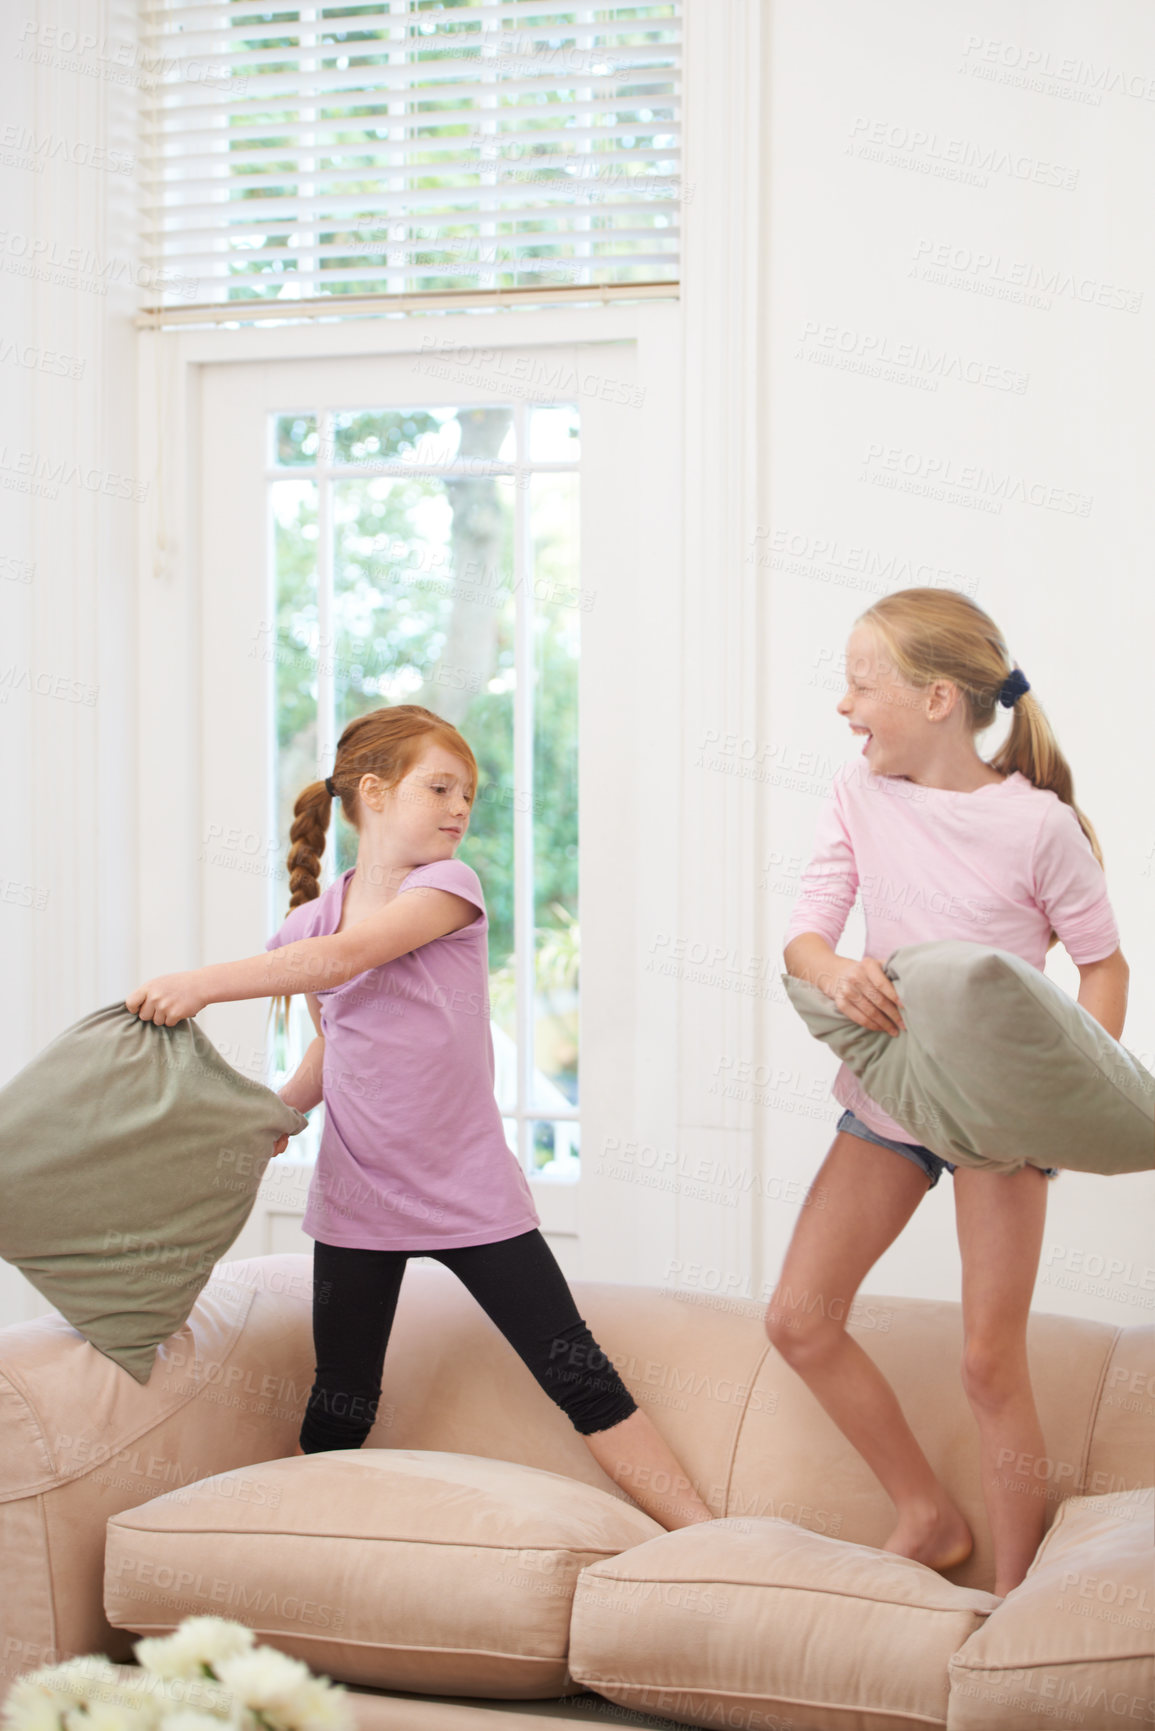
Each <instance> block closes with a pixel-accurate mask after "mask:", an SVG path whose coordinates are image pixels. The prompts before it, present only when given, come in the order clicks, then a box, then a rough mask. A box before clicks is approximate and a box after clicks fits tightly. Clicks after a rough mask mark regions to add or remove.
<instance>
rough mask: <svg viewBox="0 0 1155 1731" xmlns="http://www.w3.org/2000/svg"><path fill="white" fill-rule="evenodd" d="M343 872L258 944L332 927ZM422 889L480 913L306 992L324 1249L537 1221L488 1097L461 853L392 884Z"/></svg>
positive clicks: (447, 1238) (472, 889) (425, 1241)
mask: <svg viewBox="0 0 1155 1731" xmlns="http://www.w3.org/2000/svg"><path fill="white" fill-rule="evenodd" d="M352 875H353V868H352V867H350V869H349V870H348V871H347V872H344V873H342V875H341V876H340V877H339V878H337V879H336V880H335V882H333V883H332V884H330V886H329V888H328V889H327V890H325V891H323V892H322V894H321V895H319V896H318V897H316V899H315V900H313V901H311V902H304V903H302V905H301V906H300V907H296V908H294V909H293V911H292V912H291V913H290V914H289V915H288V917H287V918H286V920H285V922H284V924H283V925H282V926H281V928H280V930H279V931H278V932H277V933H276V935H275V936H274V937H271V938H270V939H269V941H268V943H267V944H266V945H265V948H266V949H267V950H275V949H279V948H280V947H281V946H282V945H283V944H291V943H295V942H297V940H298V939H300V938H316V937H328V936H330V935H331V934H332V933H333V932H335V931H336V929H337V926H338V924H339V922H340V918H341V908H342V905H343V903H344V899H345V890H346V886H347V885H348V882H349V879H350V878H351V877H352ZM426 885H427V886H429V887H431V888H433V889H444V890H451V891H452V892H453V894H454V895H459V896H464V897H465V899H466V901H470V902H473V904H474V905H475V906H476V907H479V908H480V909H481V917H480V919H475V920H472V921H471V922H470V923H469V924H468V925H466V926H462V927H461V928H460V929H459V930H457V931H455V932H447V933H446V934H445V936H444V937H440V938H433V939H431V941H430V942H429V943H427V944H421V945H420V946H419V948H417V949H415V950H410V951H409V952H408V953H407V954H406V955H403V956H397V957H396V958H395V959H394V960H393V961H391V962H385V963H383V964H382V965H381V966H380V967H378V968H369V969H368V970H367V971H366V972H365V973H363V974H356V975H355V976H354V977H353V979H351V980H347V981H346V982H345V983H344V985H340V986H330V987H328V988H325V989H322V990H320V991H318V993H317V997H318V999H319V1000H320V1005H321V1032H322V1033H323V1034H324V1036H325V1062H324V1069H323V1072H322V1089H323V1098H324V1103H325V1124H324V1130H323V1132H322V1136H321V1145H320V1149H319V1151H318V1155H317V1166H316V1170H315V1172H314V1174H313V1180H312V1183H311V1184H310V1186H309V1198H308V1203H307V1206H306V1209H305V1218H304V1220H303V1222H302V1225H303V1227H304V1230H305V1232H307V1233H308V1235H309V1237H310V1238H316V1239H320V1241H321V1242H322V1243H323V1244H337V1245H342V1246H345V1247H348V1248H351V1249H356V1250H413V1251H422V1250H438V1249H447V1248H450V1247H452V1246H456V1245H468V1244H491V1243H496V1242H497V1241H498V1240H500V1239H503V1238H513V1237H515V1236H516V1235H517V1234H518V1233H520V1232H529V1231H531V1230H532V1228H533V1227H535V1226H539V1225H540V1224H541V1222H540V1220H539V1218H538V1215H537V1211H536V1209H535V1208H534V1205H533V1197H532V1195H531V1194H530V1188H529V1184H528V1182H527V1180H526V1177H525V1174H524V1172H523V1171H522V1169H521V1166H520V1164H519V1162H518V1160H517V1158H516V1156H515V1155H514V1154H513V1153H512V1152H511V1150H510V1148H509V1144H508V1143H507V1142H506V1140H505V1133H504V1131H503V1129H502V1123H501V1113H500V1111H499V1109H498V1105H497V1101H496V1099H495V1098H494V1093H493V1076H494V1065H493V1037H492V1035H491V1032H490V1026H489V937H488V934H489V917H488V915H487V913H486V911H485V899H484V897H483V895H482V891H481V883H480V880H479V878H478V876H477V873H476V872H475V871H474V870H473V868H472V867H471V866H467V865H466V864H465V862H464V860H456V859H448V860H435V861H433V863H432V864H430V865H423V866H417V867H416V868H415V869H414V870H413V871H411V872H410V873H409V875H408V877H406V878H405V880H404V881H403V883H402V885H401V889H400V891H399V892H398V893H399V894H404V893H405V892H406V891H408V890H411V889H419V888H422V887H423V886H426ZM346 929H348V928H346Z"/></svg>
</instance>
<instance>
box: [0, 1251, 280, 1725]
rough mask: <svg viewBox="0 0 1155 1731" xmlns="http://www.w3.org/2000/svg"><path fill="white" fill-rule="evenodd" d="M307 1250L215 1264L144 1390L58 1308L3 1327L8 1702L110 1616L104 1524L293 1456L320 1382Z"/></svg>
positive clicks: (0, 1459) (1, 1500)
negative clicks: (18, 1682)
mask: <svg viewBox="0 0 1155 1731" xmlns="http://www.w3.org/2000/svg"><path fill="white" fill-rule="evenodd" d="M311 1310H312V1264H311V1258H310V1257H309V1256H308V1255H287V1256H260V1257H250V1258H247V1259H245V1260H241V1261H236V1262H228V1263H219V1264H218V1265H217V1267H216V1269H215V1270H214V1272H213V1275H212V1278H211V1279H210V1280H209V1282H208V1283H207V1285H206V1286H205V1288H204V1290H203V1291H202V1292H201V1294H200V1296H199V1298H198V1299H197V1303H196V1305H195V1307H194V1309H193V1312H192V1315H191V1316H190V1317H189V1319H188V1321H187V1322H186V1323H185V1324H184V1326H183V1328H181V1329H179V1330H178V1331H177V1333H176V1334H174V1335H173V1336H172V1337H171V1339H169V1340H168V1341H166V1342H165V1343H164V1345H163V1346H162V1347H161V1348H160V1349H159V1351H158V1353H157V1359H156V1364H155V1366H154V1367H153V1371H152V1374H151V1376H150V1377H149V1380H148V1382H147V1383H144V1384H141V1383H138V1382H136V1381H135V1379H134V1378H133V1377H131V1376H129V1374H128V1373H127V1371H124V1370H122V1369H121V1368H120V1366H119V1365H117V1364H114V1363H113V1361H112V1360H111V1359H109V1358H106V1357H105V1356H104V1354H103V1353H100V1352H98V1351H97V1350H96V1348H95V1347H93V1346H90V1345H89V1344H88V1342H87V1341H86V1340H85V1339H84V1338H83V1337H82V1336H81V1335H80V1334H78V1333H77V1332H76V1330H75V1329H73V1328H71V1327H70V1326H69V1324H68V1323H66V1322H64V1321H63V1320H62V1319H61V1318H60V1317H57V1316H52V1317H40V1318H38V1319H37V1320H36V1321H34V1322H29V1323H22V1324H18V1325H16V1326H14V1327H10V1328H3V1329H0V1558H2V1561H0V1695H2V1694H3V1691H4V1689H5V1688H6V1686H7V1684H8V1682H10V1681H11V1679H12V1678H13V1677H15V1676H18V1675H20V1674H21V1673H22V1672H24V1671H28V1670H31V1669H34V1668H36V1667H37V1666H39V1665H43V1664H51V1663H54V1662H56V1661H57V1660H58V1659H63V1658H67V1657H69V1656H70V1655H72V1654H75V1653H87V1652H93V1651H102V1652H105V1653H107V1654H109V1656H110V1657H113V1658H125V1657H127V1656H128V1654H129V1652H130V1651H131V1639H130V1638H129V1637H127V1636H126V1635H125V1634H124V1632H123V1631H118V1630H113V1629H112V1628H111V1626H110V1625H109V1624H108V1622H107V1621H106V1620H105V1616H104V1607H103V1601H102V1581H103V1569H104V1539H105V1525H106V1523H107V1521H108V1519H109V1517H110V1516H111V1515H114V1514H119V1513H120V1512H121V1511H122V1510H123V1509H130V1508H136V1507H138V1506H139V1505H140V1504H141V1503H146V1502H149V1501H151V1500H152V1499H153V1498H154V1497H158V1496H161V1495H162V1494H163V1493H164V1492H166V1491H172V1490H176V1489H178V1488H179V1487H181V1486H183V1485H188V1484H192V1483H195V1482H196V1481H197V1480H198V1479H202V1478H207V1477H211V1476H213V1475H214V1474H219V1473H227V1472H229V1471H230V1470H231V1469H233V1468H236V1467H243V1466H250V1465H252V1464H254V1463H255V1462H258V1461H263V1460H272V1459H275V1458H279V1457H280V1456H283V1455H287V1454H290V1453H292V1450H293V1447H294V1444H295V1442H296V1438H297V1432H298V1430H299V1429H300V1423H301V1418H302V1416H303V1413H304V1408H305V1401H306V1399H307V1396H308V1392H309V1387H310V1384H311V1382H312V1375H313V1343H312V1326H311Z"/></svg>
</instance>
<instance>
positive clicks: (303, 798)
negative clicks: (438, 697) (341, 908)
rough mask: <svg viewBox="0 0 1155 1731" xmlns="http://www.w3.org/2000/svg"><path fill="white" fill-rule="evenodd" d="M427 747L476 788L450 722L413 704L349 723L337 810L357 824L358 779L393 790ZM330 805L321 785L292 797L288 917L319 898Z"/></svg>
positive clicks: (285, 999)
mask: <svg viewBox="0 0 1155 1731" xmlns="http://www.w3.org/2000/svg"><path fill="white" fill-rule="evenodd" d="M427 745H443V746H444V747H445V749H446V750H447V751H450V752H452V753H453V755H454V756H455V757H460V758H462V759H463V761H464V762H465V763H466V764H467V765H468V767H469V773H470V776H471V777H472V780H473V786H474V788H475V789H476V787H477V759H476V758H475V757H474V755H473V752H472V751H471V750H470V748H469V746H468V744H467V743H466V741H465V739H464V738H463V737H462V735H461V734H460V733H458V731H457V729H456V728H455V727H454V726H453V725H452V723H450V722H448V721H446V720H444V718H443V717H442V716H440V715H436V714H435V713H434V712H433V710H432V709H423V708H422V706H421V705H420V704H419V703H395V704H393V705H391V706H390V707H389V708H388V709H371V710H370V711H369V712H368V714H366V715H358V716H357V717H356V718H355V720H353V721H351V722H350V723H349V725H348V727H346V729H345V731H344V732H343V733H342V735H341V737H340V739H339V740H338V742H337V759H336V763H335V765H334V767H333V773H332V775H331V776H330V777H329V780H330V781H332V783H333V785H334V787H335V788H336V790H337V796H338V797H339V798H340V801H341V810H342V811H343V812H344V814H345V817H346V818H347V820H348V821H349V823H351V824H352V825H353V828H354V829H358V830H359V829H360V827H361V826H360V823H359V822H358V817H359V811H358V808H359V806H360V803H361V800H360V795H359V793H358V787H359V784H360V781H361V777H362V776H363V775H375V776H378V777H379V778H380V780H381V781H382V783H383V784H384V785H385V787H386V788H393V787H396V786H397V784H398V782H400V781H402V780H404V778H405V776H407V775H408V774H409V771H410V770H411V769H412V768H413V766H414V764H415V763H416V762H417V760H418V758H419V757H420V756H421V755H422V752H423V751H424V749H425V747H426V746H427ZM332 805H333V800H332V797H331V796H330V794H329V790H328V788H327V787H326V786H325V783H324V781H311V782H310V783H309V785H308V787H306V788H304V789H303V790H302V792H301V793H299V794H298V795H297V798H296V802H295V803H294V806H293V822H292V825H291V827H290V829H289V856H288V868H289V907H288V911H289V913H292V911H293V909H294V908H299V907H300V906H301V904H302V902H311V901H314V900H315V899H316V898H317V896H319V895H320V893H321V882H320V878H321V855H322V854H323V853H324V851H325V838H326V836H327V834H328V830H329V819H330V816H331V813H332ZM290 997H291V994H285V993H282V994H278V995H277V996H276V997H274V998H273V1000H272V1004H271V1006H270V1010H269V1015H270V1017H271V1018H272V1019H273V1026H274V1036H275V1035H276V1034H277V1033H279V1032H280V1030H281V1028H282V1027H286V1028H287V1026H288V1019H289V1002H290Z"/></svg>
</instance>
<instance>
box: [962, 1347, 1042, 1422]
mask: <svg viewBox="0 0 1155 1731" xmlns="http://www.w3.org/2000/svg"><path fill="white" fill-rule="evenodd" d="M961 1368H962V1385H963V1388H964V1390H965V1391H966V1396H967V1399H968V1400H969V1401H970V1402H971V1404H972V1405H973V1406H980V1407H1000V1406H1005V1405H1006V1403H1007V1401H1009V1400H1014V1399H1017V1398H1018V1397H1019V1396H1020V1395H1021V1394H1022V1393H1023V1391H1024V1389H1026V1390H1028V1391H1029V1389H1030V1386H1031V1383H1030V1373H1029V1371H1028V1368H1027V1362H1026V1357H1025V1354H1024V1353H1023V1352H1022V1351H1021V1349H1020V1348H1019V1347H1018V1346H1015V1347H1006V1348H1003V1347H999V1346H997V1345H994V1344H992V1343H990V1342H987V1341H968V1342H967V1345H966V1348H965V1349H964V1351H963V1358H962V1367H961Z"/></svg>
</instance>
